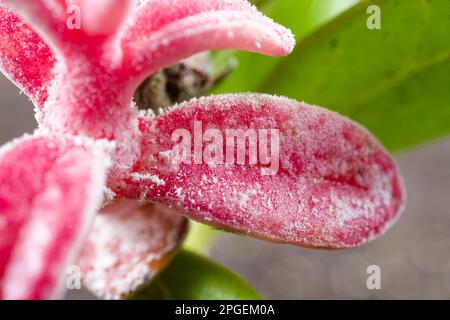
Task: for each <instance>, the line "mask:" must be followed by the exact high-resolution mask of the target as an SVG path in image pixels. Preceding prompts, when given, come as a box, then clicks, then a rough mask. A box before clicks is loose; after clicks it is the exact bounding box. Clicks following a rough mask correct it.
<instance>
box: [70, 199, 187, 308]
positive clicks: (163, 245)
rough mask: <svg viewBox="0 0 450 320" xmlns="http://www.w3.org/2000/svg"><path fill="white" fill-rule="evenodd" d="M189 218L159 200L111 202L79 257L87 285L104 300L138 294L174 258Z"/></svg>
mask: <svg viewBox="0 0 450 320" xmlns="http://www.w3.org/2000/svg"><path fill="white" fill-rule="evenodd" d="M186 222H187V221H186V219H185V218H184V217H183V216H181V215H179V214H177V213H176V212H173V211H172V210H171V209H169V208H167V207H164V206H160V205H152V204H148V203H141V204H140V203H138V202H137V201H135V200H122V201H119V202H115V203H112V204H110V205H108V206H107V207H105V208H104V209H103V210H102V212H101V213H100V214H99V215H98V216H97V218H96V220H95V222H94V226H93V228H92V230H91V232H90V234H89V237H88V240H87V241H86V242H85V244H84V246H83V250H82V251H81V255H80V257H79V258H78V264H79V266H80V267H81V270H82V273H83V281H84V284H85V285H86V287H87V288H88V289H89V290H91V291H92V292H93V293H95V294H96V295H97V296H99V297H102V298H105V299H120V298H123V297H125V296H127V295H129V294H131V293H133V292H134V291H135V290H136V289H138V288H139V287H140V286H142V285H144V284H146V283H147V282H148V281H149V280H151V279H152V278H153V277H154V276H155V275H156V274H158V273H159V272H160V271H161V270H162V269H164V268H165V267H166V265H167V264H168V263H169V262H170V260H171V258H172V256H173V255H174V252H175V251H176V249H177V248H178V246H179V245H180V243H181V240H182V239H183V236H184V234H185V231H186V227H187V224H186Z"/></svg>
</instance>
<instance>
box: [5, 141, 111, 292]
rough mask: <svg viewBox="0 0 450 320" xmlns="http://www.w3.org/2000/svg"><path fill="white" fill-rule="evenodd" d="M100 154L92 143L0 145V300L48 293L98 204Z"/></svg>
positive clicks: (56, 285)
mask: <svg viewBox="0 0 450 320" xmlns="http://www.w3.org/2000/svg"><path fill="white" fill-rule="evenodd" d="M105 164H106V162H105V160H104V159H103V157H102V156H101V154H100V153H98V154H97V152H94V151H93V148H92V146H88V145H83V144H79V143H75V142H74V141H72V140H70V139H68V138H67V139H63V138H62V137H58V138H56V137H51V136H35V137H25V138H22V139H20V140H17V141H15V142H13V143H11V144H9V145H7V146H5V147H3V148H2V149H1V150H0V181H1V183H0V298H1V299H48V298H54V297H56V296H57V295H58V294H59V293H60V289H61V284H62V282H61V281H62V280H63V279H64V277H65V275H66V270H65V268H66V267H67V265H68V264H69V263H70V262H71V260H72V259H73V258H74V255H75V254H76V253H77V249H79V244H80V240H81V239H82V238H83V236H84V235H85V233H86V231H87V228H89V227H90V224H91V221H92V220H93V217H94V214H95V212H96V209H97V207H98V206H99V205H100V204H101V201H102V195H103V193H102V192H103V184H104V180H105V173H106V167H105Z"/></svg>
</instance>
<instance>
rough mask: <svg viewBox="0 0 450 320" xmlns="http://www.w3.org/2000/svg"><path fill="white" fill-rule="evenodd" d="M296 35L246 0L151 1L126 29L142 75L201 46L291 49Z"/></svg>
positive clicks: (272, 51)
mask: <svg viewBox="0 0 450 320" xmlns="http://www.w3.org/2000/svg"><path fill="white" fill-rule="evenodd" d="M294 43H295V40H294V38H293V36H292V33H291V32H290V30H288V29H286V28H284V27H282V26H280V25H278V24H276V23H275V22H273V21H272V20H271V19H269V18H267V17H265V16H263V15H262V14H261V13H259V11H258V10H257V9H256V8H255V7H253V6H252V5H250V4H249V3H248V2H247V1H243V0H213V1H203V0H175V1H160V0H147V1H144V2H143V4H142V5H141V6H140V8H138V10H137V12H136V14H135V16H134V20H133V21H132V22H131V24H130V27H129V28H128V29H126V32H125V38H124V40H123V48H124V51H125V54H126V55H127V59H128V62H127V64H130V65H131V66H132V68H133V69H135V71H136V72H139V74H140V76H146V75H148V74H150V73H153V72H155V71H156V70H158V69H160V68H162V67H165V66H168V65H170V64H173V63H175V62H177V61H179V60H181V59H183V58H186V57H188V56H190V55H193V54H195V53H198V52H200V51H206V50H212V49H240V50H246V51H253V52H259V53H263V54H266V55H272V56H282V55H287V54H289V53H290V52H291V51H292V49H293V47H294Z"/></svg>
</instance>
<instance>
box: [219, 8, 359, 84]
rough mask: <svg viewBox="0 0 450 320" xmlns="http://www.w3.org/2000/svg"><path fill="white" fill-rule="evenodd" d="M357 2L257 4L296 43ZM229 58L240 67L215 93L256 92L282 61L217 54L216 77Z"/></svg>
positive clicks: (245, 54) (251, 54) (250, 55)
mask: <svg viewBox="0 0 450 320" xmlns="http://www.w3.org/2000/svg"><path fill="white" fill-rule="evenodd" d="M356 2H358V0H339V1H336V0H301V1H299V0H262V1H259V4H260V10H262V11H263V12H264V13H265V14H267V15H268V16H270V17H272V18H273V19H274V20H275V21H276V22H278V23H280V24H282V25H284V26H285V27H288V28H290V29H291V30H292V32H293V33H294V35H295V38H296V40H297V42H298V41H301V40H302V39H304V38H305V37H306V36H307V35H309V34H311V32H313V31H314V30H316V29H317V28H319V27H320V26H322V25H323V24H325V23H326V22H328V21H330V20H331V19H332V18H333V17H335V16H336V15H337V14H339V13H340V12H342V11H343V10H345V9H346V8H348V7H350V6H351V5H353V4H354V3H356ZM231 57H236V58H237V59H238V61H239V67H238V68H237V70H235V71H234V72H233V73H232V74H231V75H230V76H228V77H227V80H226V81H225V82H224V83H222V85H221V86H219V87H218V89H216V90H214V93H223V92H245V91H257V89H258V85H259V84H260V83H261V81H263V80H264V79H266V78H267V77H268V76H269V75H270V74H271V72H272V70H273V69H274V68H276V67H277V65H278V64H280V63H281V61H282V59H277V58H272V57H266V56H262V55H258V54H254V53H246V52H238V53H236V52H230V51H219V52H217V53H215V54H214V60H215V61H216V63H217V64H218V65H219V67H217V68H218V69H219V73H220V70H222V69H223V65H224V61H228V60H229V59H230V58H231Z"/></svg>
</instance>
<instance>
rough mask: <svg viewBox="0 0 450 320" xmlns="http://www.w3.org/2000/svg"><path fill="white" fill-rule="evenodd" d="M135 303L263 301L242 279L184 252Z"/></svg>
mask: <svg viewBox="0 0 450 320" xmlns="http://www.w3.org/2000/svg"><path fill="white" fill-rule="evenodd" d="M131 299H133V300H144V299H145V300H148V299H157V300H259V299H261V296H260V295H259V294H258V293H257V292H256V291H255V290H254V289H253V288H252V287H251V286H250V285H249V284H248V283H247V282H245V281H244V280H243V279H242V278H240V277H239V276H237V275H236V274H234V273H232V272H231V271H229V270H227V269H225V268H224V267H222V266H220V265H218V264H217V263H215V262H213V261H211V260H209V259H207V258H204V257H202V256H200V255H197V254H195V253H192V252H190V251H187V250H182V251H181V252H180V253H179V254H178V255H177V257H176V258H175V259H174V261H173V262H172V263H171V264H170V266H169V267H168V268H167V269H166V270H165V271H163V272H162V273H161V274H160V275H159V276H158V277H156V278H155V280H153V281H152V282H151V283H150V284H149V286H148V287H147V288H145V289H144V290H142V291H141V292H139V293H137V294H136V295H134V296H133V297H131Z"/></svg>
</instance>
